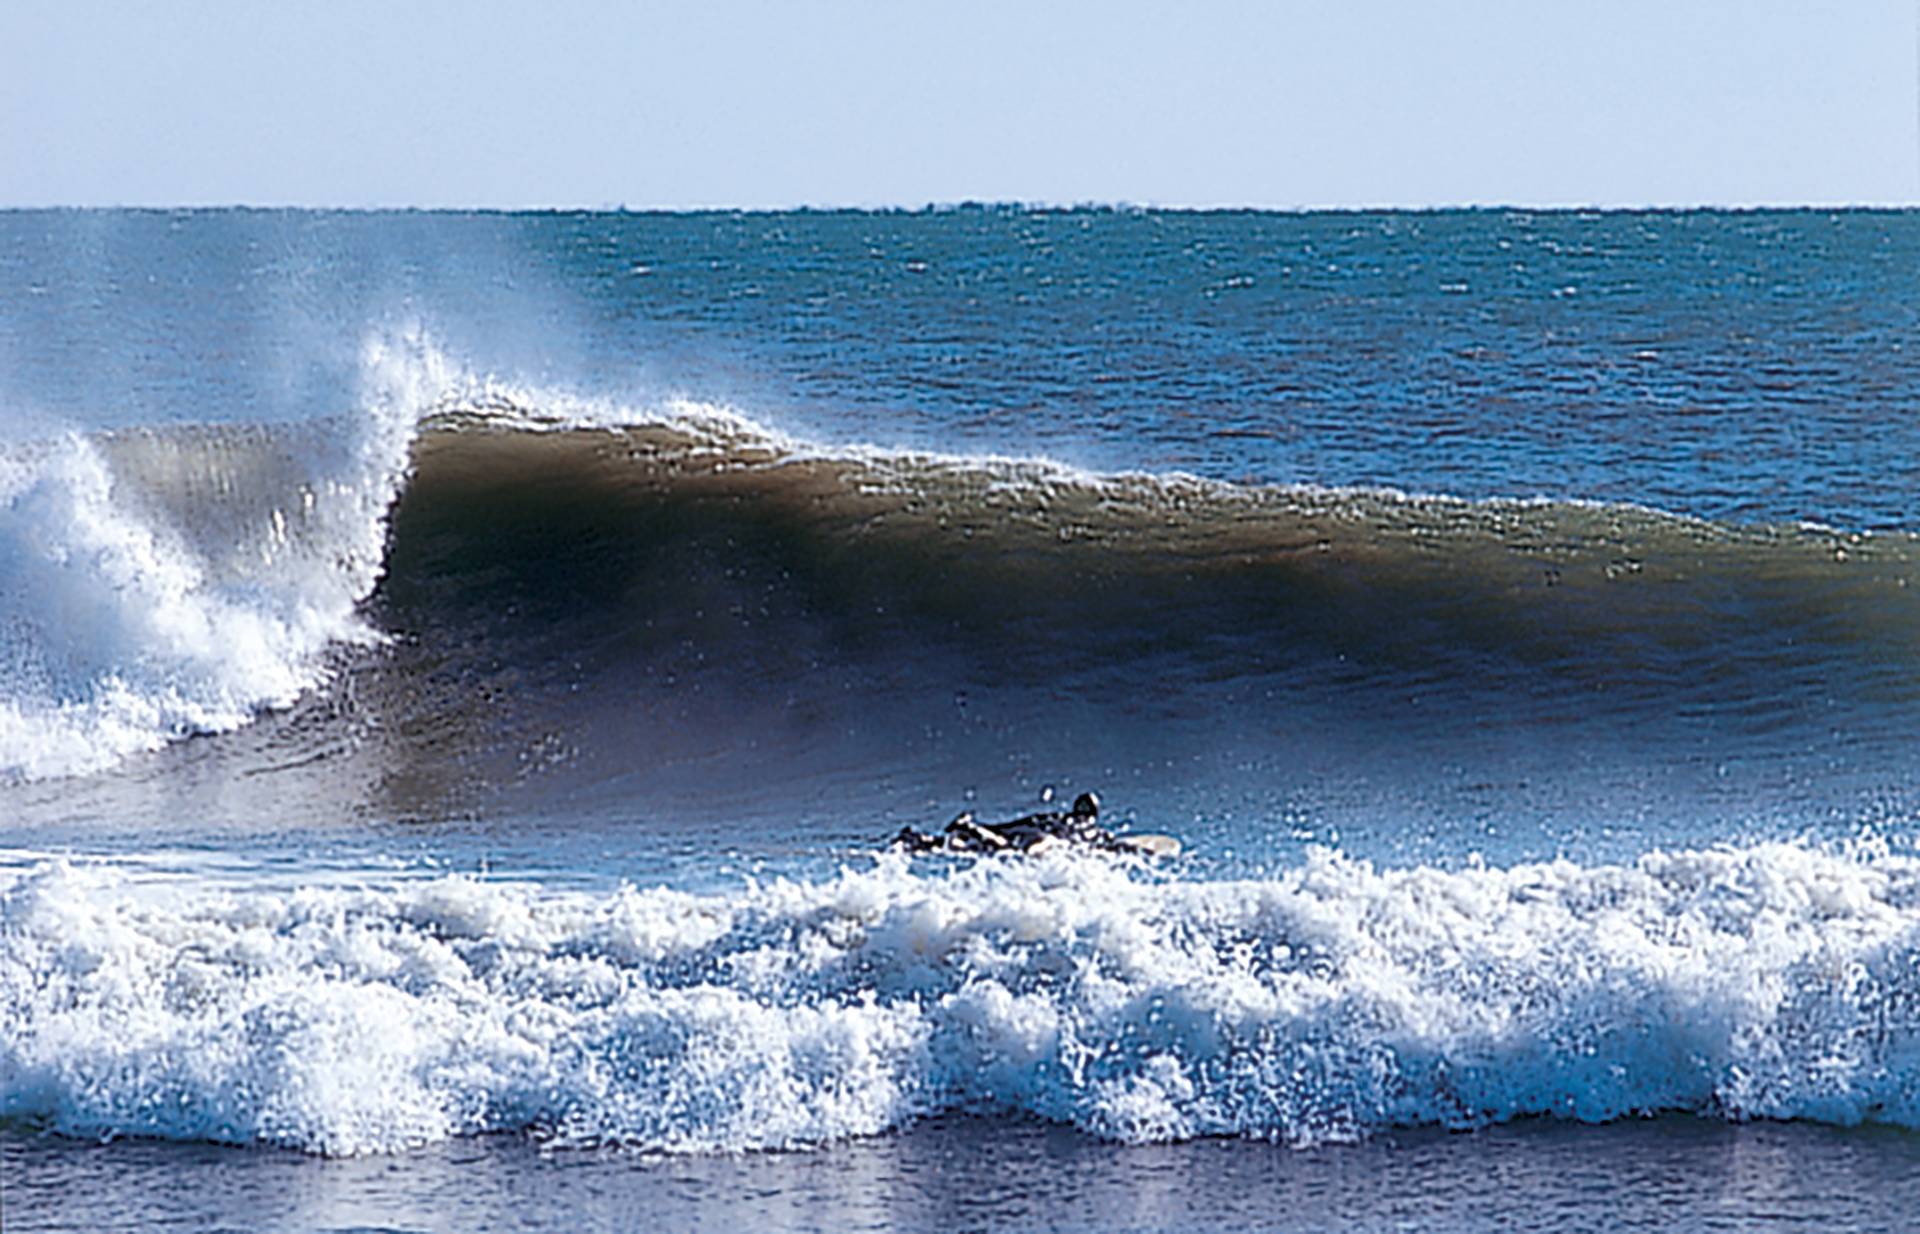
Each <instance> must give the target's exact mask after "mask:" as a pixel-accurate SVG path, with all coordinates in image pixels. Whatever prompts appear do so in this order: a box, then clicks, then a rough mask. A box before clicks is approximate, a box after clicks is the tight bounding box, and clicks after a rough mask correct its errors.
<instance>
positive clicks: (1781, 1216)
mask: <svg viewBox="0 0 1920 1234" xmlns="http://www.w3.org/2000/svg"><path fill="white" fill-rule="evenodd" d="M0 1161H4V1163H5V1170H4V1174H5V1182H4V1191H5V1201H6V1228H7V1229H8V1230H10V1231H15V1232H17V1234H25V1232H27V1231H40V1230H46V1231H53V1230H66V1229H93V1230H99V1231H115V1230H127V1231H132V1230H167V1229H179V1230H202V1231H215V1230H235V1231H238V1230H249V1231H258V1232H259V1234H279V1232H281V1231H285V1232H288V1234H291V1232H293V1231H333V1232H338V1234H345V1232H346V1231H350V1230H351V1231H373V1230H382V1231H395V1232H398V1231H409V1232H411V1231H458V1230H523V1231H539V1230H580V1231H593V1230H632V1229H642V1228H647V1229H674V1230H719V1231H735V1230H792V1231H807V1230H820V1231H854V1230H952V1231H960V1230H999V1231H1019V1230H1071V1231H1096V1230H1098V1231H1114V1232H1116V1234H1117V1232H1120V1231H1136V1230H1137V1231H1148V1230H1153V1231H1202V1230H1266V1231H1299V1232H1301V1234H1307V1232H1309V1231H1319V1232H1325V1234H1338V1232H1345V1231H1352V1232H1354V1234H1360V1232H1363V1231H1364V1232H1368V1234H1371V1232H1374V1231H1382V1232H1384V1231H1403V1230H1421V1231H1433V1232H1435V1234H1453V1232H1459V1234H1469V1232H1473V1231H1497V1230H1515V1231H1519V1230H1537V1231H1571V1230H1599V1229H1607V1230H1648V1231H1668V1230H1675V1231H1691V1230H1729V1231H1735V1230H1764V1231H1787V1230H1810V1231H1811V1230H1857V1231H1875V1230H1887V1231H1894V1230H1905V1229H1910V1228H1912V1221H1913V1214H1914V1213H1915V1212H1916V1211H1920V1136H1915V1135H1913V1134H1911V1133H1907V1132H1899V1131H1889V1130H1886V1129H1884V1128H1836V1127H1824V1126H1819V1125H1812V1124H1805V1123H1771V1122H1759V1123H1745V1124H1728V1123H1724V1122H1717V1121H1709V1122H1703V1121H1699V1120H1692V1119H1677V1118H1664V1119H1655V1120H1637V1119H1634V1120H1626V1121H1622V1122H1616V1123H1610V1124H1607V1125H1604V1126H1589V1125H1585V1124H1577V1123H1561V1122H1556V1121H1553V1120H1532V1121H1528V1122H1525V1123H1519V1124H1514V1125H1509V1126H1504V1127H1495V1128H1489V1129H1487V1130H1484V1131H1477V1132H1471V1133H1447V1132H1438V1131H1413V1132H1393V1133H1388V1134H1384V1135H1382V1136H1380V1137H1378V1138H1377V1139H1375V1140H1372V1141H1370V1142H1368V1143H1366V1144H1360V1145H1341V1146H1333V1147H1325V1148H1318V1149H1306V1150H1301V1149H1292V1148H1286V1147H1283V1146H1278V1145H1272V1144H1262V1143H1253V1142H1247V1141H1244V1140H1210V1139H1203V1140H1194V1141H1188V1142H1185V1143H1180V1144H1156V1145H1138V1146H1132V1147H1118V1146H1115V1145H1113V1144H1109V1143H1106V1142H1103V1141H1100V1140H1094V1139H1090V1138H1088V1137H1086V1136H1084V1135H1081V1134H1079V1133H1078V1132H1075V1131H1072V1130H1069V1129H1066V1128H1062V1127H1057V1126H1050V1125H1047V1124H1043V1123H1037V1122H1029V1121H1012V1122H1009V1121H1005V1120H1000V1119H983V1118H976V1117H969V1116H950V1117H945V1118H940V1119H936V1120H934V1121H932V1122H928V1123H922V1124H918V1125H916V1126H913V1127H909V1128H906V1129H904V1130H901V1131H898V1132H895V1133H892V1134H889V1135H885V1136H878V1137H874V1138H870V1139H859V1140H853V1141H849V1142H847V1143H844V1144H839V1145H836V1146H834V1147H833V1148H831V1149H828V1150H825V1151H820V1152H805V1153H746V1154H731V1153H726V1154H718V1155H711V1156H692V1157H688V1156H661V1155H656V1154H643V1153H637V1152H624V1151H614V1150H601V1151H578V1152H573V1151H560V1152H543V1151H541V1150H539V1149H537V1148H535V1147H533V1146H531V1145H530V1144H528V1143H527V1142H526V1141H525V1140H522V1139H520V1138H518V1137H514V1136H485V1137H481V1138H479V1139H473V1140H461V1141H455V1142H450V1143H445V1144H439V1145H434V1146H432V1147H429V1148H424V1149H418V1150H414V1151H411V1152H405V1153H400V1154H396V1155H392V1156H380V1157H362V1158H352V1159H347V1160H327V1159H316V1158H312V1157H307V1156H304V1155H302V1154H297V1153H287V1152H275V1151H268V1150H239V1149H223V1148H217V1147H213V1146H210V1145H204V1144H180V1143H168V1142H161V1141H148V1140H135V1141H121V1142H116V1143H113V1144H106V1145H101V1146H97V1147H80V1146H75V1145H72V1144H70V1143H66V1142H62V1141H57V1140H49V1139H47V1138H44V1137H41V1136H38V1135H34V1134H30V1133H29V1134H23V1133H21V1132H20V1131H19V1130H18V1129H14V1130H11V1131H8V1132H6V1133H3V1134H0Z"/></svg>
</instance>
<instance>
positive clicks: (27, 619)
mask: <svg viewBox="0 0 1920 1234" xmlns="http://www.w3.org/2000/svg"><path fill="white" fill-rule="evenodd" d="M432 356H433V353H432V351H431V348H430V347H429V346H428V345H427V344H425V343H424V341H423V340H421V339H419V338H418V337H417V336H400V337H398V338H395V339H379V340H375V341H373V342H371V343H370V344H369V345H368V347H367V349H366V363H365V366H364V373H363V378H364V381H363V389H362V391H361V395H360V398H359V407H358V409H357V410H356V412H355V413H354V414H353V415H352V416H350V417H348V418H346V419H344V420H343V421H342V422H341V423H340V424H339V425H338V426H337V428H336V431H333V432H330V433H322V434H319V435H317V436H313V435H308V436H299V437H292V436H290V437H289V438H288V441H289V442H296V441H297V443H298V444H299V445H300V446H301V447H303V448H304V449H305V450H306V451H307V452H306V453H304V454H302V455H301V456H300V457H299V458H297V459H294V460H291V461H290V462H289V463H288V465H287V466H286V467H284V468H281V469H278V470H276V471H275V472H274V478H275V479H276V480H278V481H279V487H278V488H275V489H269V490H262V491H245V490H246V489H247V483H246V482H247V481H248V480H251V479H257V477H256V476H254V475H252V474H251V473H250V472H248V471H246V470H245V469H244V468H243V466H242V460H243V457H245V458H250V457H252V456H253V455H257V454H259V453H260V452H261V449H262V447H261V446H260V443H259V442H258V440H257V439H254V438H249V437H248V436H247V435H246V434H245V433H242V432H239V431H236V432H235V433H234V434H233V435H232V437H231V442H232V443H233V445H234V449H232V450H228V451H223V450H222V449H221V445H222V442H223V440H224V439H223V438H221V436H220V434H219V433H218V432H215V431H209V432H207V433H205V434H202V435H201V436H200V437H198V438H196V439H195V444H196V450H195V451H192V452H188V451H183V450H172V451H171V452H170V451H169V443H168V442H167V440H166V439H164V438H162V437H159V436H151V437H139V436H132V437H121V438H104V439H94V438H87V437H82V436H79V435H70V436H67V437H65V438H62V439H59V440H56V441H52V442H48V443H43V444H40V445H38V446H32V447H26V448H22V449H17V450H15V451H13V452H12V453H9V454H7V455H4V456H0V778H7V779H41V778H46V777H51V776H60V775H71V774H78V773H85V772H90V771H96V770H99V769H101V768H104V767H107V766H111V765H112V764H113V763H115V762H117V761H118V760H120V759H121V758H123V757H124V756H126V755H128V754H130V753H133V752H136V751H140V750H150V749H156V748H158V747H159V746H160V745H162V744H164V743H166V742H167V741H170V740H173V739H175V738H178V737H181V736H184V735H187V734H190V733H201V732H218V731H223V730H227V729H232V728H235V727H237V726H239V725H241V724H244V723H246V722H247V721H248V720H249V719H250V718H251V717H252V716H253V715H255V714H256V713H257V712H258V711H259V710H260V709H262V708H266V707H277V706H284V705H286V704H288V703H290V702H292V701H293V699H294V698H295V697H297V696H298V695H299V693H300V692H301V691H303V690H305V689H308V688H311V687H312V686H313V685H314V684H316V683H317V682H318V680H319V679H320V678H321V676H322V675H323V674H324V672H325V669H326V656H327V652H328V650H329V649H330V648H331V647H333V646H334V645H336V644H339V643H342V642H365V641H367V640H368V639H370V638H372V637H373V635H372V632H371V631H370V630H369V629H368V628H367V627H366V626H365V625H364V624H363V623H361V622H360V621H359V619H358V617H357V616H356V612H355V610H356V606H357V605H358V603H359V602H360V601H361V600H362V599H364V598H365V596H366V595H367V594H368V592H369V591H370V590H371V588H372V586H373V584H374V582H375V580H376V579H377V578H378V576H379V572H380V568H381V556H382V552H383V550H384V539H385V518H386V512H387V508H388V506H389V505H390V504H391V502H392V500H393V496H394V493H395V491H396V489H397V486H398V484H399V482H400V479H401V477H402V475H403V474H404V471H405V467H406V460H407V447H408V443H409V442H410V440H411V437H412V433H413V429H414V424H415V422H416V420H417V419H418V417H419V415H420V414H421V412H422V409H423V408H424V407H425V406H427V405H430V403H431V400H432V397H433V395H432V393H431V392H430V391H429V390H427V389H424V388H423V387H426V386H430V385H431V384H432V383H433V382H434V381H436V380H445V374H443V373H437V372H434V371H432V370H433V368H434V364H435V362H434V360H433V358H432ZM241 446H246V447H248V448H249V450H250V451H251V453H250V454H249V453H247V451H243V450H241V449H240V447H241ZM183 459H185V460H187V461H184V462H183V461H182V460H183ZM143 460H144V461H146V462H149V463H151V464H153V469H154V470H156V471H164V472H166V474H167V476H168V477H169V478H171V479H173V480H175V481H177V482H179V483H182V484H186V485H188V486H189V489H188V494H187V498H186V499H185V500H182V499H180V498H179V495H178V494H174V497H175V500H173V501H171V502H170V501H169V500H168V499H167V498H168V494H166V493H164V492H161V491H158V490H155V489H153V488H150V487H146V486H143V483H142V481H143V480H147V479H150V478H151V477H150V476H147V475H145V474H143V473H142V471H141V467H140V464H141V462H142V461H143ZM163 464H164V465H165V466H163ZM169 467H170V468H171V471H168V470H167V469H168V468H169ZM177 473H184V474H177Z"/></svg>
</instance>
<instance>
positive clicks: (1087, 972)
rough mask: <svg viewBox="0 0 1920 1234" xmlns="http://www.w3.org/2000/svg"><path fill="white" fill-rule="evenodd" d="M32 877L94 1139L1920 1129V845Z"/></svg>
mask: <svg viewBox="0 0 1920 1234" xmlns="http://www.w3.org/2000/svg"><path fill="white" fill-rule="evenodd" d="M9 866H10V867H11V868H10V869H9V870H8V872H7V873H6V874H5V876H4V884H0V887H3V888H4V889H3V890H0V1111H4V1114H5V1115H6V1116H8V1117H11V1118H16V1119H26V1120H29V1121H31V1122H33V1123H38V1124H42V1125H46V1126H49V1127H51V1128H53V1129H55V1130H57V1131H60V1132H63V1133H66V1134H72V1135H78V1136H90V1137H109V1136H121V1135H149V1136H162V1137H167V1138H178V1139H206V1140H214V1141H220V1142H230V1143H270V1144H277V1145H285V1146H289V1147H294V1148H299V1149H303V1150H306V1151H310V1152H316V1153H328V1154H353V1153H366V1152H382V1151H392V1150H397V1149H400V1148H402V1147H405V1146H408V1145H416V1144H420V1143H424V1142H430V1141H434V1140H438V1139H441V1138H443V1137H447V1136H453V1135H462V1134H471V1133H479V1132H488V1131H502V1130H512V1131H520V1130H526V1131H531V1132H533V1133H535V1134H536V1135H538V1136H540V1137H542V1138H543V1139H545V1140H548V1141H550V1142H553V1143H556V1144H562V1145H583V1146H584V1145H605V1144H622V1145H633V1146H640V1147H645V1148H649V1149H659V1150H668V1151H685V1150H709V1149H749V1148H766V1147H789V1146H798V1145H806V1144H814V1143H819V1142H822V1141H828V1140H832V1139H836V1138H840V1137H845V1136H851V1135H864V1134H871V1133H875V1132H879V1131H883V1130H886V1129H888V1128H893V1127H897V1126H900V1125H901V1124H903V1123H905V1122H907V1121H910V1120H912V1119H915V1118H918V1117H923V1116H927V1115H931V1114H934V1113H936V1112H939V1111H946V1110H956V1109H964V1110H976V1111H994V1112H1018V1113H1026V1114H1031V1115H1036V1116H1039V1117H1041V1118H1044V1119H1049V1120H1054V1121H1059V1122H1064V1123H1071V1124H1072V1125H1075V1126H1077V1127H1080V1128H1083V1129H1085V1130H1087V1131H1090V1132H1092V1133H1095V1134H1098V1135H1101V1136H1105V1137H1110V1138H1113V1139H1116V1140H1122V1141H1126V1142H1134V1143H1137V1142H1146V1141H1165V1140H1176V1139H1183V1138H1187V1137H1192V1136H1201V1135H1235V1136H1252V1137H1263V1138H1273V1139H1276V1140H1281V1141H1285V1142H1289V1143H1295V1144H1310V1143H1319V1142H1324V1141H1337V1140H1346V1139H1351V1138H1353V1137H1356V1136H1360V1135H1363V1134H1366V1133H1367V1132H1369V1131H1371V1130H1374V1129H1378V1128H1383V1127H1390V1126H1419V1125H1441V1126H1447V1127H1472V1126H1478V1125H1482V1124H1485V1123H1488V1122H1493V1121H1501V1120H1506V1119H1512V1118H1517V1117H1524V1116H1532V1115H1552V1116H1558V1117H1566V1118H1574V1119H1581V1120H1589V1121H1592V1120H1604V1119H1610V1118H1616V1117H1622V1116H1628V1115H1637V1114H1648V1113H1654V1112H1660V1111H1686V1112H1691V1113H1695V1114H1701V1115H1706V1116H1710V1117H1731V1118H1757V1117H1765V1118H1809V1119H1816V1120H1821V1121H1828V1122H1835V1123H1847V1124H1851V1123H1857V1122H1863V1121H1868V1122H1883V1123H1889V1124H1893V1125H1898V1126H1904V1127H1917V1126H1920V1088H1917V1087H1916V1083H1917V1080H1916V1077H1920V1027H1917V1026H1920V1018H1916V1015H1915V1008H1916V1006H1917V1005H1920V978H1916V973H1917V972H1920V963H1917V962H1916V961H1920V952H1917V951H1916V945H1917V944H1916V940H1917V939H1920V932H1917V927H1920V863H1916V862H1915V860H1914V859H1912V858H1911V857H1906V856H1896V855H1891V854H1889V853H1887V852H1884V851H1880V852H1863V853H1860V854H1857V855H1852V856H1849V855H1837V854H1832V853H1823V852H1817V851H1813V850H1810V849H1807V848H1804V847H1800V846H1795V845H1788V844H1769V845H1760V846H1755V847H1748V848H1728V849H1720V850H1715V851H1710V852H1659V851H1656V852H1653V853H1649V854H1647V855H1645V856H1643V857H1642V858H1640V859H1639V860H1638V861H1636V862H1634V863H1632V864H1629V865H1623V866H1604V865H1603V866H1587V867H1583V866H1580V865H1576V864H1573V863H1568V862H1557V863H1551V864H1537V865H1523V866H1517V867H1513V868H1510V869H1493V868H1484V867H1481V868H1465V869H1459V870H1453V871H1443V870H1439V869H1434V868H1427V867H1418V868H1411V869H1402V870H1378V869H1375V868H1373V867H1371V866H1369V865H1367V864H1365V863H1362V862H1356V861H1353V860H1351V859H1348V858H1344V857H1341V856H1339V855H1337V854H1334V853H1330V852H1327V851H1324V850H1323V851H1316V852H1315V853H1313V854H1312V855H1311V856H1310V858H1309V860H1307V861H1306V862H1305V863H1304V865H1303V866H1301V867H1300V868H1298V869H1296V870H1293V871H1291V872H1289V873H1287V874H1285V875H1284V876H1280V877H1276V878H1269V879H1260V880H1237V881H1223V882H1210V883H1196V882H1187V881H1181V880H1179V879H1176V878H1170V877H1161V876H1156V875H1154V874H1151V873H1149V872H1146V871H1143V870H1140V869H1137V868H1134V867H1132V866H1128V865H1125V864H1116V863H1113V862H1110V861H1106V860H1102V859H1097V858H1083V857H1075V856H1060V857H1049V858H1044V859H1036V860H1026V861H1016V860H1007V859H999V858H990V859H983V860H980V861H978V862H977V863H973V864H969V865H964V866H961V867H958V868H947V869H944V870H941V871H929V870H928V869H927V868H925V867H924V866H923V867H920V868H916V867H914V866H912V865H910V864H909V863H908V862H907V860H906V859H905V858H902V857H899V856H893V857H886V858H881V859H878V860H875V861H872V862H870V863H860V864H859V865H858V866H856V867H849V868H846V869H843V870H842V871H841V872H840V873H839V874H838V875H837V876H836V877H832V878H829V879H825V880H823V881H820V882H817V883H811V884H806V883H796V882H789V881H786V880H775V881H772V882H768V883H765V884H749V885H747V886H745V887H744V888H740V889H736V890H734V891H731V892H726V893H721V894H712V895H691V894H687V893H684V892H679V891H672V890H666V889H656V890H639V889H635V888H633V887H630V886H628V887H622V888H620V889H618V890H617V891H613V892H606V893H588V892H571V893H570V892H561V891H556V890H553V889H551V888H544V889H543V888H541V887H537V886H534V885H530V884H517V883H512V882H483V881H475V880H472V879H467V878H432V879H424V880H420V881H402V882H398V883H393V882H389V883H388V884H387V885H385V886H383V887H373V886H364V885H363V886H361V887H360V888H357V889H352V890H340V889H324V888H306V889H302V890H300V891H297V892H295V893H294V894H292V895H290V896H283V895H280V894H274V893H269V892H266V891H263V890H259V889H245V888H242V889H229V888H222V887H219V886H214V885H207V884H204V883H196V882H194V881H193V880H179V879H175V880H165V879H160V880H156V879H154V878H153V877H151V875H150V874H147V873H143V871H142V870H141V869H139V868H138V867H137V866H132V865H122V866H114V865H108V864H89V865H76V864H69V863H68V862H65V861H60V860H49V859H44V858H36V857H34V856H33V855H31V854H14V855H13V856H12V859H11V860H10V861H9Z"/></svg>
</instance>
